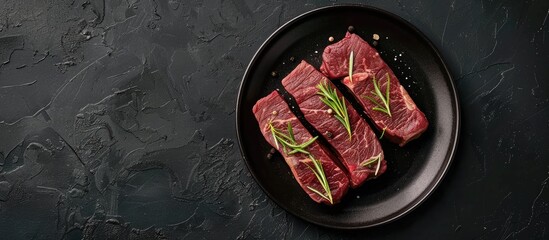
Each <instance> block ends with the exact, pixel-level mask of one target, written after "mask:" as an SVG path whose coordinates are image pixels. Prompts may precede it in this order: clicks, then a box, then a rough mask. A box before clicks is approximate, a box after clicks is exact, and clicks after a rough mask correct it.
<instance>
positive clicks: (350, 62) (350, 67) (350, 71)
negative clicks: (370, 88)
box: [349, 51, 354, 82]
mask: <svg viewBox="0 0 549 240" xmlns="http://www.w3.org/2000/svg"><path fill="white" fill-rule="evenodd" d="M353 58H354V57H353V51H351V56H349V80H350V81H351V82H353V62H354V59H353Z"/></svg>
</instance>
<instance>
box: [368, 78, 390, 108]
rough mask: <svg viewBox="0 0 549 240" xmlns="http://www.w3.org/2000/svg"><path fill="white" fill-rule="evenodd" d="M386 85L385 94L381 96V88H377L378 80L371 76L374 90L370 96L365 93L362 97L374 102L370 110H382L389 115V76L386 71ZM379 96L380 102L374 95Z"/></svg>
mask: <svg viewBox="0 0 549 240" xmlns="http://www.w3.org/2000/svg"><path fill="white" fill-rule="evenodd" d="M386 76H387V87H386V90H385V96H383V93H381V90H380V89H379V81H376V78H375V76H374V77H373V78H372V81H373V82H374V90H375V91H372V92H371V93H372V96H368V95H365V96H364V98H366V99H368V100H370V101H371V102H372V103H374V104H375V105H376V106H375V107H373V108H372V110H376V111H380V112H384V113H386V114H387V115H389V117H392V116H391V108H390V107H389V102H390V101H391V100H390V99H389V87H390V86H391V78H390V77H389V74H388V73H387V75H386ZM376 96H377V98H379V99H380V100H381V103H380V102H379V101H378V100H376V99H375V98H374V97H376Z"/></svg>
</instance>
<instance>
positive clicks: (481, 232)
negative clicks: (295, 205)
mask: <svg viewBox="0 0 549 240" xmlns="http://www.w3.org/2000/svg"><path fill="white" fill-rule="evenodd" d="M333 3H342V2H333V1H308V2H306V3H305V2H303V3H294V1H282V2H280V1H251V0H250V1H241V0H226V1H177V0H170V1H160V0H156V1H154V0H150V1H145V0H141V1H139V0H135V1H116V0H114V1H68V0H67V1H53V0H49V1H33V2H27V1H17V0H2V1H1V2H0V234H1V236H2V238H5V239H32V238H35V239H45V238H68V239H79V238H85V239H92V238H97V239H103V238H106V237H111V238H114V239H126V238H132V239H154V238H169V239H201V238H206V239H219V238H229V239H233V238H245V239H248V238H275V239H281V238H289V239H339V238H344V237H352V236H358V237H359V238H362V237H365V236H368V237H384V238H394V239H401V238H404V237H406V238H410V237H413V238H418V239H420V238H422V239H432V238H440V239H442V238H444V239H446V238H456V239H461V238H466V239H473V238H474V239H547V238H548V237H549V232H548V231H549V230H548V229H547V228H548V226H549V189H547V182H548V181H549V149H548V146H549V121H548V118H549V117H548V116H549V112H548V106H549V92H548V91H549V87H548V83H547V79H548V78H549V70H548V69H547V62H548V60H549V56H548V55H549V52H548V50H549V47H548V43H546V42H549V39H547V40H546V38H549V26H548V25H549V21H548V15H549V2H548V1H543V0H538V1H512V0H509V1H488V0H484V1H470V0H469V1H435V0H432V1H409V2H404V1H403V2H401V1H398V2H397V1H365V2H364V3H366V4H369V5H372V6H376V7H379V8H381V9H385V10H388V11H390V12H393V13H395V14H397V15H399V16H401V17H403V18H404V19H406V20H408V21H410V22H411V23H412V24H414V25H415V26H416V27H418V28H419V29H420V30H421V31H422V32H423V33H425V34H426V35H427V36H428V37H429V38H430V39H431V40H432V41H433V42H434V44H435V45H436V46H437V47H438V48H439V50H440V51H441V54H442V56H443V57H444V59H445V60H446V62H447V63H448V65H449V67H450V70H451V72H452V73H453V76H454V78H455V80H456V84H457V87H458V91H459V94H460V97H461V107H462V112H463V118H462V123H463V125H462V132H461V139H460V145H459V149H458V154H457V156H456V159H455V161H454V164H453V166H452V168H451V169H450V171H449V174H448V175H447V176H446V178H445V180H444V181H443V182H442V184H441V185H440V187H439V188H438V189H437V190H436V191H435V193H434V195H432V196H431V197H430V198H429V199H428V200H427V201H426V202H425V203H424V204H423V205H422V206H420V207H419V208H418V209H416V210H415V211H413V212H412V213H411V214H409V215H408V216H406V217H404V218H403V219H401V220H399V221H397V222H394V223H392V224H389V225H386V226H383V227H378V228H373V229H368V230H364V231H359V232H342V231H334V230H329V229H324V228H320V227H317V226H315V225H311V224H308V223H306V222H303V221H301V220H298V219H297V218H295V217H294V216H291V215H289V214H287V213H286V212H284V211H283V210H281V209H280V208H278V207H277V206H275V205H274V204H273V203H272V202H271V201H270V200H269V199H268V198H267V197H266V196H265V194H264V193H263V192H262V191H261V190H260V189H259V187H258V186H257V185H256V183H255V182H254V181H253V179H252V178H251V177H250V176H249V174H248V170H247V169H246V168H245V166H244V164H243V162H242V161H241V157H240V153H239V152H238V147H237V144H238V143H236V142H235V130H234V108H235V106H234V104H235V99H236V94H237V89H238V85H239V82H240V79H241V77H242V74H243V72H244V69H245V67H246V66H247V64H248V62H249V60H250V59H251V57H252V55H253V53H254V51H255V50H256V49H258V48H259V46H260V45H261V43H262V42H263V41H264V40H265V39H266V38H267V37H268V36H269V35H270V34H271V33H272V32H273V31H274V30H275V29H276V28H277V27H278V26H280V25H281V24H283V23H284V22H286V21H288V20H290V19H291V18H293V17H295V16H297V15H299V14H301V13H303V12H305V11H308V10H311V9H314V8H316V7H320V6H326V5H331V4H333ZM546 35H547V36H546Z"/></svg>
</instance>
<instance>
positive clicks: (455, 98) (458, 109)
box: [235, 4, 461, 230]
mask: <svg viewBox="0 0 549 240" xmlns="http://www.w3.org/2000/svg"><path fill="white" fill-rule="evenodd" d="M337 8H362V9H365V10H369V11H376V12H380V13H381V14H384V15H388V16H389V17H392V18H393V19H395V20H397V21H399V22H400V23H402V24H404V25H405V26H406V27H408V28H410V29H411V30H412V31H414V32H415V33H416V34H417V35H418V36H419V37H420V38H421V40H423V42H425V43H427V44H428V46H429V48H431V50H432V51H433V52H434V53H435V55H436V57H437V58H438V60H439V61H440V63H441V66H442V67H443V73H446V74H445V75H446V76H447V77H448V82H449V85H450V88H449V90H450V94H451V96H450V97H451V98H452V99H451V102H453V104H454V105H455V106H456V109H455V124H456V125H455V134H454V136H453V143H452V144H451V146H450V148H449V151H448V153H447V156H448V161H447V163H446V164H445V165H443V166H442V168H441V169H440V170H439V174H437V176H436V177H435V179H434V181H433V182H431V183H429V186H428V187H427V188H426V191H424V192H425V193H424V194H421V195H420V196H419V197H418V198H416V199H414V200H413V201H411V202H410V204H411V205H410V206H409V207H406V208H405V209H404V210H403V211H401V212H397V213H395V214H394V216H390V217H389V218H387V219H385V220H383V221H379V222H375V223H372V224H366V225H361V226H340V225H337V226H335V225H330V224H326V223H323V222H319V221H314V220H312V219H309V218H305V217H303V216H301V215H299V214H297V213H295V212H293V211H292V210H290V209H287V208H286V207H284V206H283V205H282V204H281V203H280V202H279V200H277V198H275V197H273V196H272V195H271V194H270V193H269V192H268V191H267V189H265V187H264V186H263V184H261V182H260V181H259V180H258V178H257V176H256V174H255V172H254V171H252V169H251V166H250V164H249V163H248V159H247V157H246V155H245V151H244V146H243V144H242V133H241V131H240V128H239V126H240V122H241V121H242V120H241V119H240V106H241V102H242V98H243V96H242V95H243V94H242V89H243V87H244V86H245V85H246V83H247V80H248V78H249V75H250V69H251V68H252V66H253V65H255V63H256V62H257V61H258V56H259V55H261V54H262V53H263V52H264V51H265V50H266V46H267V45H269V44H270V43H271V42H272V41H273V39H274V38H275V37H276V36H277V35H279V34H280V33H281V32H283V31H284V30H285V29H287V28H288V27H290V26H292V25H293V24H294V23H295V22H297V21H299V20H301V19H302V18H305V17H307V16H309V15H313V14H315V13H317V12H321V11H326V10H330V9H337ZM235 107H236V108H235V114H236V121H235V129H236V135H237V140H238V146H239V149H240V155H241V157H242V160H243V161H244V163H245V164H246V168H247V169H248V171H249V173H250V174H251V175H252V177H253V178H254V180H255V182H256V184H257V185H259V187H260V188H261V190H262V191H263V192H264V193H265V194H266V195H267V196H268V197H269V199H270V200H271V201H273V202H274V203H276V205H277V206H278V207H280V208H281V209H284V210H285V211H286V212H289V213H291V214H292V215H294V216H296V217H297V218H299V219H302V220H304V221H306V222H310V223H314V224H316V225H319V226H323V227H327V228H333V229H344V230H352V229H366V228H372V227H375V226H380V225H383V224H387V223H390V222H394V221H395V220H398V219H400V218H402V217H404V216H406V215H408V214H409V213H410V212H412V211H413V210H415V209H416V208H418V207H419V206H420V205H421V204H422V203H424V202H425V201H426V200H427V199H428V198H429V197H430V196H431V195H432V194H433V192H435V190H436V189H437V188H438V187H439V185H440V183H441V182H442V181H443V179H444V177H445V176H446V174H447V173H448V170H449V169H450V167H451V166H452V163H453V161H454V158H455V155H456V150H457V147H458V145H459V138H460V132H461V107H460V103H459V97H458V93H457V89H456V86H455V82H454V78H453V77H452V74H451V72H450V71H449V69H448V66H447V65H446V62H445V61H444V59H443V58H442V56H441V54H440V52H439V50H438V48H437V47H436V46H435V45H434V44H433V42H432V41H431V40H430V39H429V38H427V36H426V35H425V34H424V33H423V32H421V31H420V30H419V29H418V28H417V27H415V26H414V25H413V24H411V23H410V22H408V21H407V20H406V19H404V18H402V17H400V16H398V15H396V14H394V13H392V12H389V11H387V10H383V9H380V8H377V7H373V6H370V5H365V4H334V5H329V6H323V7H319V8H315V9H312V10H309V11H307V12H305V13H302V14H300V15H298V16H296V17H294V18H292V19H290V20H288V21H287V22H286V23H284V24H283V25H281V26H280V27H278V28H277V29H276V30H275V31H274V32H273V33H272V34H271V35H269V37H267V39H266V40H265V41H264V42H263V43H262V44H261V46H260V47H259V48H258V50H257V51H256V52H255V53H254V55H253V56H252V58H251V60H250V63H249V64H248V66H247V67H246V70H245V72H244V75H243V77H242V80H241V82H240V86H239V87H238V94H237V99H236V106H235Z"/></svg>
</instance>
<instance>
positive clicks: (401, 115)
mask: <svg viewBox="0 0 549 240" xmlns="http://www.w3.org/2000/svg"><path fill="white" fill-rule="evenodd" d="M351 51H352V52H353V56H354V57H353V67H352V71H353V74H352V75H351V77H349V76H348V75H349V63H350V61H349V59H350V56H351ZM322 59H323V62H322V66H321V67H320V70H321V71H322V73H324V74H325V75H326V76H328V77H329V78H332V79H336V78H343V77H345V79H343V83H344V84H345V85H346V86H347V87H348V88H349V89H350V90H351V92H353V93H354V95H355V97H356V98H357V99H358V100H359V102H360V103H361V104H362V106H363V107H364V109H365V111H366V114H367V115H368V117H369V118H370V119H372V121H373V122H374V123H375V125H376V127H377V128H378V129H379V130H380V131H383V132H384V136H385V137H387V138H388V139H389V140H391V141H392V142H394V143H397V144H399V145H400V146H404V145H405V144H406V143H408V142H409V141H411V140H413V139H415V138H417V137H419V136H420V135H421V134H422V133H423V132H425V130H426V129H427V126H428V125H429V122H428V121H427V118H426V117H425V114H423V112H422V111H421V110H419V108H417V106H416V104H415V103H414V101H413V100H412V99H411V98H410V96H409V95H408V92H407V91H406V89H404V87H402V85H400V82H399V81H398V79H397V77H396V76H395V74H394V73H393V71H392V70H391V69H390V68H389V66H387V64H386V63H385V62H384V61H383V59H381V57H380V56H379V53H378V52H377V51H376V50H375V49H374V48H372V47H371V46H370V45H369V44H368V43H367V42H365V41H364V40H363V39H362V38H360V37H359V36H358V35H356V34H351V33H347V35H346V36H345V38H343V39H342V40H341V41H339V42H337V43H334V44H332V45H329V46H328V47H326V48H325V49H324V53H323V54H322ZM351 78H352V79H351ZM387 83H390V84H389V97H388V98H387V97H386V90H387V88H386V87H387ZM376 84H377V86H378V87H377V89H378V90H379V91H376V87H375V85H376ZM380 96H382V97H380ZM383 99H385V100H386V102H387V105H386V104H384V101H383ZM387 106H388V107H387Z"/></svg>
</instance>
